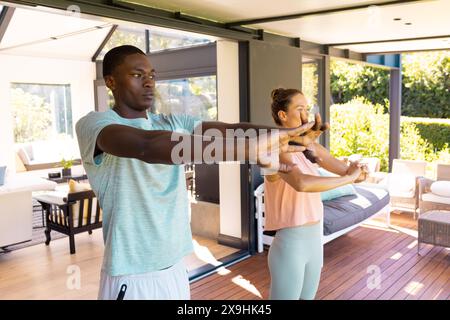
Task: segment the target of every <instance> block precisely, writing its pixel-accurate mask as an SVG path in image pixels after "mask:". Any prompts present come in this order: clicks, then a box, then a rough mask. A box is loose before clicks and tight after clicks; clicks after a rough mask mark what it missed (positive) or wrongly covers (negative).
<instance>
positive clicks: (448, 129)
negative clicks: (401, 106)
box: [401, 117, 450, 151]
mask: <svg viewBox="0 0 450 320" xmlns="http://www.w3.org/2000/svg"><path fill="white" fill-rule="evenodd" d="M401 121H402V122H408V123H414V125H415V126H416V128H417V129H418V131H419V135H420V136H421V137H422V138H423V139H424V140H426V141H428V143H429V144H430V145H433V147H434V149H435V150H437V151H439V150H442V149H444V148H445V144H449V143H450V119H428V118H414V117H402V118H401Z"/></svg>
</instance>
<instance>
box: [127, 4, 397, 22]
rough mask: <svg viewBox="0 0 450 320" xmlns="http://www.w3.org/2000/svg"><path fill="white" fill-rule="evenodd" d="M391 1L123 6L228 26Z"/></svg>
mask: <svg viewBox="0 0 450 320" xmlns="http://www.w3.org/2000/svg"><path fill="white" fill-rule="evenodd" d="M388 1H390V0H381V1H380V0H365V1H364V0H363V1H362V0H277V1H274V0H170V1H165V0H127V1H124V2H130V3H136V4H141V5H146V6H149V7H155V8H160V9H165V10H169V11H181V12H183V13H186V14H188V15H193V16H196V17H201V18H205V19H209V20H214V21H218V22H223V23H225V22H232V21H237V20H244V19H245V20H247V19H255V18H265V17H271V16H280V15H288V14H293V13H300V12H308V11H317V10H326V9H334V8H339V7H347V6H355V5H363V4H367V5H370V4H372V3H381V2H388Z"/></svg>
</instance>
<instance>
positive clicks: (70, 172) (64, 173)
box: [62, 168, 72, 177]
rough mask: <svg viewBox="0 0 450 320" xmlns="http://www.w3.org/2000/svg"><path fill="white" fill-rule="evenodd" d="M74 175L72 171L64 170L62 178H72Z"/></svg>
mask: <svg viewBox="0 0 450 320" xmlns="http://www.w3.org/2000/svg"><path fill="white" fill-rule="evenodd" d="M71 175H72V169H70V168H68V169H62V176H63V177H70V176H71Z"/></svg>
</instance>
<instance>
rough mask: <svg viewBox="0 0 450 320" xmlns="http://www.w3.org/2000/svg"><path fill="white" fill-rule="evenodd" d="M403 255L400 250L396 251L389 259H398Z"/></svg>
mask: <svg viewBox="0 0 450 320" xmlns="http://www.w3.org/2000/svg"><path fill="white" fill-rule="evenodd" d="M402 256H403V255H402V254H401V253H400V252H397V253H395V254H393V255H392V256H391V257H390V258H389V259H391V260H398V259H400V258H401V257H402Z"/></svg>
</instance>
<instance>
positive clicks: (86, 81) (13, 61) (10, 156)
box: [0, 54, 95, 172]
mask: <svg viewBox="0 0 450 320" xmlns="http://www.w3.org/2000/svg"><path fill="white" fill-rule="evenodd" d="M94 79H95V64H94V63H93V62H90V61H75V60H63V59H54V58H52V59H46V58H37V57H25V56H13V55H6V54H0V163H1V162H5V163H6V164H7V165H8V171H9V172H15V154H14V135H13V117H12V108H11V103H10V92H11V90H10V86H11V82H23V83H45V84H70V89H71V97H72V118H73V125H74V126H75V123H76V122H77V121H78V119H79V118H80V117H82V116H83V115H85V114H86V113H88V112H89V111H91V110H94V87H93V81H94ZM74 133H75V128H74Z"/></svg>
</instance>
